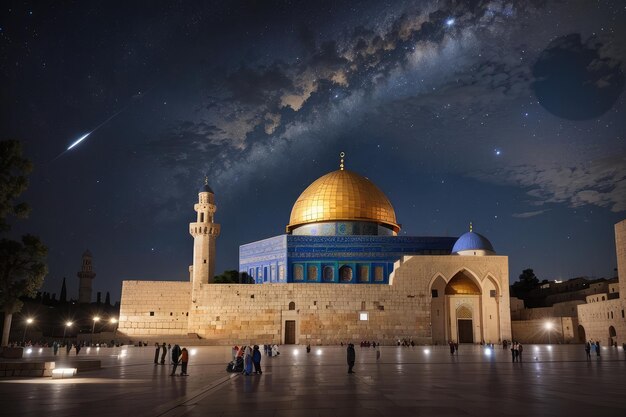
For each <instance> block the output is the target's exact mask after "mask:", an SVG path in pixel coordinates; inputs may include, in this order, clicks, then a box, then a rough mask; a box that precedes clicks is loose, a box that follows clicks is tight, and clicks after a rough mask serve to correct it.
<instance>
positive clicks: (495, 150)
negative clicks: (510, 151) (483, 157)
mask: <svg viewBox="0 0 626 417" xmlns="http://www.w3.org/2000/svg"><path fill="white" fill-rule="evenodd" d="M493 152H494V153H495V154H496V156H500V154H501V153H502V151H501V150H500V149H494V150H493Z"/></svg>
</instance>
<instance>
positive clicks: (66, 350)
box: [65, 342, 72, 355]
mask: <svg viewBox="0 0 626 417" xmlns="http://www.w3.org/2000/svg"><path fill="white" fill-rule="evenodd" d="M70 350H72V344H71V343H70V342H67V344H66V345H65V353H67V354H68V355H69V354H70Z"/></svg>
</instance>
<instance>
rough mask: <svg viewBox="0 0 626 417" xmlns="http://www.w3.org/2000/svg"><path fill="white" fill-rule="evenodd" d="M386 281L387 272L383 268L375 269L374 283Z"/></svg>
mask: <svg viewBox="0 0 626 417" xmlns="http://www.w3.org/2000/svg"><path fill="white" fill-rule="evenodd" d="M384 280H385V270H384V269H383V267H382V266H375V267H374V281H376V282H381V281H384Z"/></svg>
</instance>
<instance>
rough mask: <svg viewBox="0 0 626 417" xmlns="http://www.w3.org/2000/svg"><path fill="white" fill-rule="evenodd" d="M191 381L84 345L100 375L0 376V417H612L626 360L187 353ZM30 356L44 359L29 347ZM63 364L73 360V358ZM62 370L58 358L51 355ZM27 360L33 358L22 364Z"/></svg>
mask: <svg viewBox="0 0 626 417" xmlns="http://www.w3.org/2000/svg"><path fill="white" fill-rule="evenodd" d="M189 349H190V352H191V357H190V365H189V374H190V375H189V376H187V377H182V376H178V375H177V376H173V377H172V376H170V375H169V373H170V371H171V368H170V366H167V365H166V366H160V365H154V364H153V357H154V348H153V347H120V348H99V349H97V348H85V349H83V350H81V353H80V354H79V358H80V359H85V360H86V359H98V360H100V361H101V362H102V369H100V370H96V371H88V372H83V373H79V374H77V375H76V376H75V377H73V378H70V379H50V378H3V379H0V401H1V402H2V405H3V407H2V411H0V414H2V415H20V416H40V415H42V414H44V413H45V414H51V415H55V416H73V415H77V416H78V415H86V413H88V415H90V416H104V415H107V416H111V415H114V416H121V415H133V416H250V415H254V416H276V417H280V416H305V417H306V416H395V417H398V416H435V415H436V416H464V415H468V416H474V415H476V416H478V415H480V416H484V415H494V414H495V415H503V416H518V415H520V416H521V415H525V416H528V415H532V416H539V415H541V416H557V415H568V416H583V415H585V416H589V415H594V416H596V415H601V416H617V415H623V414H624V413H625V412H626V402H625V401H624V400H623V397H622V393H623V392H624V390H625V389H626V360H625V359H626V357H625V353H624V351H623V349H622V348H611V347H603V348H602V350H601V356H600V357H599V358H598V357H597V356H595V353H593V354H592V357H591V360H586V358H585V352H584V348H583V346H582V345H526V346H525V349H524V354H523V361H522V362H521V363H512V362H511V353H510V351H509V350H508V349H507V350H504V349H502V346H495V347H494V349H493V350H491V349H486V348H485V347H481V346H479V345H460V348H459V352H458V355H454V356H451V355H450V351H449V349H448V347H447V346H415V347H396V346H383V347H381V358H380V360H378V361H377V360H376V355H375V349H373V348H371V347H370V348H360V347H358V346H357V347H356V348H355V349H356V366H355V371H356V374H353V375H348V374H347V366H346V349H345V347H341V346H320V347H317V346H312V349H311V352H310V353H308V354H307V353H306V350H305V347H304V346H300V345H290V346H281V348H280V352H281V354H280V355H279V356H277V357H271V358H270V357H267V356H263V359H262V362H261V365H262V367H263V374H262V375H251V376H244V375H240V374H229V373H227V372H226V371H225V367H226V363H227V362H228V361H229V360H230V357H231V349H230V348H229V347H225V346H208V347H207V346H200V347H190V348H189ZM28 356H30V357H32V359H31V360H34V359H39V360H43V359H48V360H49V359H51V357H53V355H52V352H51V350H50V349H48V348H42V351H41V352H39V348H34V349H33V351H32V353H30V354H28ZM70 357H72V358H74V357H75V355H74V351H72V354H71V355H70ZM55 359H56V360H57V367H59V366H61V364H62V363H63V361H64V360H65V359H66V355H65V352H63V353H59V355H58V356H57V357H56V358H55ZM26 360H28V359H26Z"/></svg>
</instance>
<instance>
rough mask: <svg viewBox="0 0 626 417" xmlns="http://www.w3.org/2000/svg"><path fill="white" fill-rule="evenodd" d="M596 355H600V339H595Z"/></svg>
mask: <svg viewBox="0 0 626 417" xmlns="http://www.w3.org/2000/svg"><path fill="white" fill-rule="evenodd" d="M596 356H600V341H599V340H596Z"/></svg>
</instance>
